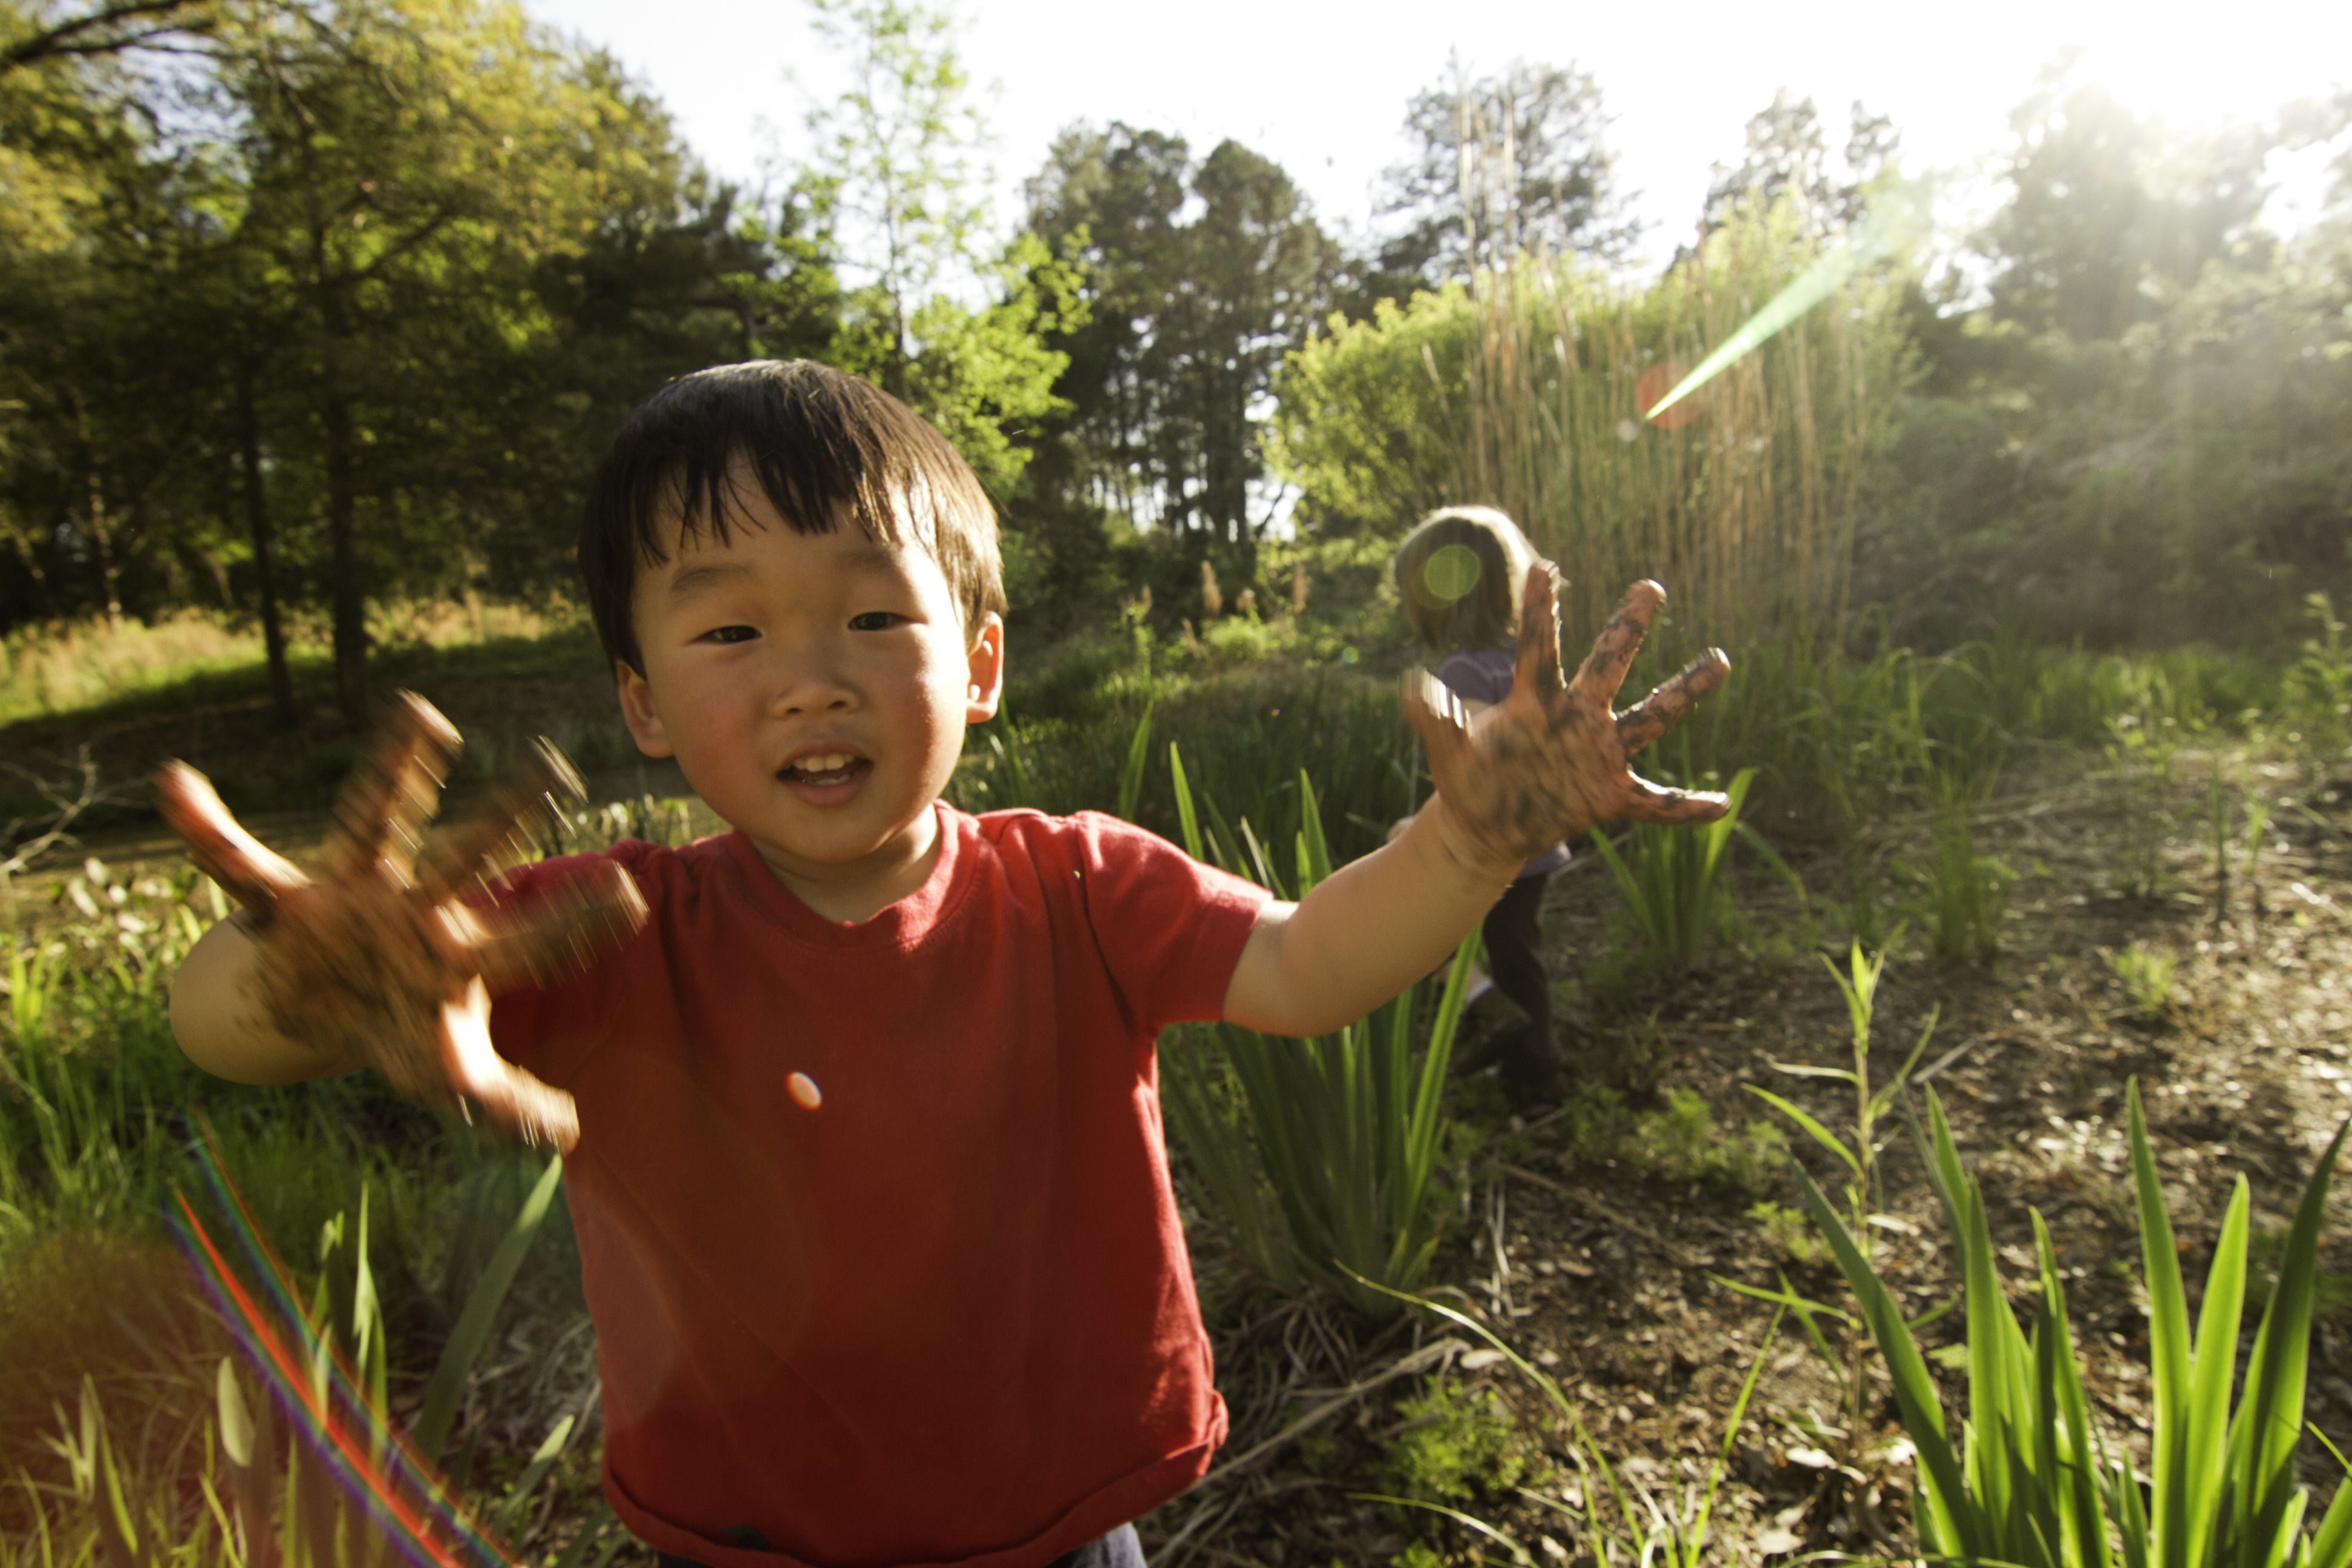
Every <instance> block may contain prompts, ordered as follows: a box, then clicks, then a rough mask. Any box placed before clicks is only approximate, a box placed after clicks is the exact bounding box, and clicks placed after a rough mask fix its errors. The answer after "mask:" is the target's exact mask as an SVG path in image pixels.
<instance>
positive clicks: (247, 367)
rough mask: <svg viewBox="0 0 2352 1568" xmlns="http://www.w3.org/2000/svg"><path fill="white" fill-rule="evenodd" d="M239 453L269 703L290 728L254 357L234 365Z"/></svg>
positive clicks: (290, 684)
mask: <svg viewBox="0 0 2352 1568" xmlns="http://www.w3.org/2000/svg"><path fill="white" fill-rule="evenodd" d="M236 440H237V457H238V459H239V463H240V465H241V466H242V467H243V468H244V470H245V521H246V526H247V528H248V529H249V530H250V531H252V534H253V574H254V578H255V581H256V583H257V585H258V586H259V589H260V593H261V641H262V646H263V647H264V648H265V649H266V650H267V651H268V658H269V700H270V706H271V708H272V709H273V710H275V711H276V713H277V715H278V723H279V725H280V726H282V727H284V728H286V729H289V730H290V729H292V728H293V727H294V724H295V712H294V672H293V671H292V670H291V669H289V668H287V664H286V626H285V623H284V622H283V621H282V620H281V619H280V618H279V616H278V563H277V554H276V550H275V547H274V545H273V543H272V541H271V539H270V535H269V506H268V497H267V496H265V495H264V494H263V493H262V489H261V421H260V420H259V419H258V418H257V416H255V414H254V409H253V362H252V361H250V360H239V361H238V362H237V366H236Z"/></svg>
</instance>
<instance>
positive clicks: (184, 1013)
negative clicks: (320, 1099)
mask: <svg viewBox="0 0 2352 1568" xmlns="http://www.w3.org/2000/svg"><path fill="white" fill-rule="evenodd" d="M245 920H246V917H245V914H244V912H243V911H241V910H240V911H239V912H238V913H236V914H235V915H232V916H230V917H229V918H228V919H227V920H225V921H220V922H219V923H218V924H216V925H215V926H214V927H213V929H212V930H210V931H206V932H205V934H204V935H203V936H202V937H201V938H199V939H198V940H197V942H196V945H195V946H194V947H193V948H191V949H189V951H188V956H187V957H186V958H185V959H184V960H182V961H181V963H180V969H179V973H176V974H174V975H173V976H172V1036H173V1038H174V1039H176V1040H178V1041H179V1042H180V1049H181V1050H182V1051H183V1052H184V1053H186V1056H187V1058H188V1059H189V1060H190V1061H192V1062H194V1063H195V1064H196V1065H197V1066H198V1067H200V1068H204V1069H205V1071H206V1072H208V1073H211V1074H212V1075H213V1076H215V1078H225V1079H229V1080H230V1081H231V1082H233V1083H300V1082H302V1081H303V1080H304V1079H314V1078H327V1077H330V1076H331V1075H333V1074H335V1073H345V1072H356V1071H358V1070H359V1069H360V1068H363V1067H365V1066H366V1065H367V1063H365V1062H364V1061H361V1060H358V1059H357V1058H351V1057H347V1056H344V1055H342V1054H341V1053H339V1052H335V1051H332V1050H330V1049H324V1048H321V1047H318V1046H310V1045H304V1044H302V1043H300V1042H299V1041H296V1040H289V1039H288V1038H287V1037H285V1036H283V1035H281V1034H279V1033H278V1031H277V1030H276V1029H275V1028H274V1027H272V1026H271V1025H270V1022H269V1015H268V1009H267V1008H266V1007H264V1005H262V1002H261V999H260V997H259V995H258V994H257V988H256V982H257V978H258V971H259V968H260V961H261V950H260V948H259V947H258V946H257V944H256V943H255V942H254V940H253V935H252V933H251V932H249V931H247V930H246V929H245Z"/></svg>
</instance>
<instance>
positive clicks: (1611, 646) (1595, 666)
mask: <svg viewBox="0 0 2352 1568" xmlns="http://www.w3.org/2000/svg"><path fill="white" fill-rule="evenodd" d="M1665 602H1666V591H1665V590H1664V588H1662V587H1660V586H1658V584H1655V583H1654V582H1651V581H1650V580H1649V579H1647V578H1643V580H1642V581H1641V582H1639V583H1636V584H1633V586H1632V587H1630V588H1628V589H1626V590H1625V596H1624V598H1622V599H1621V600H1619V601H1618V604H1617V613H1616V614H1615V615H1613V616H1610V617H1609V624H1608V625H1607V626H1603V627H1601V635H1600V636H1599V637H1595V638H1593V639H1592V651H1591V653H1589V654H1587V655H1586V656H1585V658H1584V663H1583V665H1582V667H1581V668H1579V669H1578V670H1577V672H1576V679H1574V680H1572V681H1570V682H1569V689H1570V691H1573V692H1574V693H1576V694H1577V695H1578V696H1579V697H1582V698H1586V699H1589V700H1592V701H1595V702H1599V703H1601V704H1602V705H1603V706H1606V705H1607V704H1608V703H1609V702H1610V701H1611V700H1612V699H1614V698H1615V697H1616V695H1617V689H1618V688H1619V687H1621V686H1622V685H1624V684H1625V672H1626V671H1627V670H1629V669H1631V668H1633V656H1634V655H1635V654H1637V653H1639V652H1641V651H1642V639H1643V637H1646V636H1647V635H1648V634H1649V630H1650V623H1651V622H1652V621H1654V620H1655V619H1657V616H1658V607H1659V606H1660V605H1664V603H1665Z"/></svg>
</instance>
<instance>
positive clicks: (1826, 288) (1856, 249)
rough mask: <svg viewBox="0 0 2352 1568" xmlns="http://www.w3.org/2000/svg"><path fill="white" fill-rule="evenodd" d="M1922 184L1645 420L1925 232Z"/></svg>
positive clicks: (1889, 200)
mask: <svg viewBox="0 0 2352 1568" xmlns="http://www.w3.org/2000/svg"><path fill="white" fill-rule="evenodd" d="M1931 212H1932V208H1931V205H1930V202H1929V199H1928V193H1927V189H1926V187H1925V186H1924V185H1901V186H1897V187H1895V189H1894V190H1893V191H1891V192H1889V193H1888V195H1887V196H1886V197H1885V199H1884V200H1882V201H1881V202H1880V203H1879V205H1877V206H1875V207H1874V208H1872V209H1871V212H1870V214H1869V216H1866V217H1864V219H1863V220H1862V221H1861V222H1860V223H1857V224H1855V225H1854V226H1853V230H1852V231H1851V232H1850V233H1849V234H1848V236H1847V237H1846V238H1845V239H1844V240H1843V242H1842V243H1841V244H1839V245H1838V246H1837V247H1836V248H1835V249H1833V250H1832V251H1831V252H1830V253H1829V254H1828V255H1827V256H1824V257H1822V258H1821V259H1820V260H1819V261H1816V262H1814V263H1813V264H1812V265H1811V267H1808V268H1805V270H1804V271H1803V272H1801V273H1800V274H1799V275H1798V278H1797V280H1796V281H1795V282H1793V283H1791V284H1790V285H1789V286H1788V287H1787V288H1786V289H1781V290H1780V292H1779V293H1778V294H1775V295H1773V296H1772V298H1771V299H1770V300H1769V301H1767V302H1766V304H1765V306H1764V308H1763V309H1762V310H1759V311H1757V312H1756V313H1755V314H1754V315H1752V316H1750V317H1748V320H1747V321H1746V322H1744V323H1743V324H1742V325H1741V326H1740V329H1739V330H1738V331H1736V332H1734V333H1732V334H1731V336H1729V337H1727V338H1726V339H1724V340H1723V342H1720V343H1718V344H1717V345H1716V350H1715V352H1714V353H1711V354H1709V355H1707V356H1706V358H1705V359H1703V360H1701V361H1700V362H1699V364H1698V368H1697V369H1696V370H1694V371H1692V372H1691V373H1690V374H1688V375H1686V376H1685V377H1683V379H1682V380H1681V381H1680V382H1679V383H1677V384H1675V389H1674V390H1673V391H1672V392H1669V393H1667V394H1666V395H1665V396H1664V397H1662V398H1660V399H1659V400H1658V401H1657V403H1656V405H1654V406H1653V407H1652V408H1650V409H1649V411H1648V412H1646V413H1645V414H1643V416H1642V417H1643V418H1644V419H1649V420H1655V419H1656V418H1657V417H1658V416H1659V415H1661V414H1663V413H1664V412H1665V411H1666V410H1667V409H1669V408H1672V407H1673V406H1674V405H1675V404H1677V403H1679V402H1681V401H1682V400H1683V399H1684V398H1685V397H1688V396H1689V395H1691V394H1692V393H1694V392H1696V391H1697V390H1698V389H1699V388H1700V387H1702V386H1705V385H1706V384H1707V383H1708V382H1710V381H1713V380H1714V379H1715V378H1716V377H1717V376H1718V375H1720V374H1723V373H1724V372H1725V371H1727V370H1728V369H1730V368H1731V366H1732V365H1734V364H1736V363H1738V362H1739V361H1740V360H1742V359H1745V358H1746V357H1747V356H1748V355H1749V354H1750V353H1754V352H1755V351H1756V350H1758V349H1759V348H1761V347H1762V346H1763V345H1764V343H1765V342H1766V340H1768V339H1769V338H1770V337H1771V336H1772V334H1774V333H1775V332H1778V331H1780V329H1781V328H1783V327H1785V326H1787V325H1788V324H1789V323H1790V322H1791V321H1795V320H1796V319H1797V318H1798V317H1800V316H1801V315H1803V314H1804V313H1805V312H1806V311H1808V310H1811V309H1812V308H1813V307H1814V306H1816V305H1818V304H1820V303H1821V302H1822V300H1826V299H1828V298H1829V297H1830V296H1831V295H1832V294H1833V293H1835V292H1837V290H1839V289H1843V288H1844V287H1845V285H1846V284H1847V283H1848V282H1849V281H1851V280H1852V279H1853V276H1854V274H1855V273H1857V272H1860V271H1861V270H1862V269H1863V268H1864V267H1867V266H1869V265H1870V264H1871V263H1872V262H1874V261H1876V260H1879V259H1880V258H1884V257H1886V256H1890V255H1893V254H1894V253H1895V252H1896V251H1898V250H1902V249H1905V248H1907V247H1909V246H1910V245H1911V243H1912V242H1913V241H1914V240H1916V239H1917V238H1918V237H1920V236H1921V235H1923V234H1925V233H1926V232H1927V224H1928V221H1929V218H1930V216H1931Z"/></svg>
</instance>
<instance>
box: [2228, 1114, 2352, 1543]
mask: <svg viewBox="0 0 2352 1568" xmlns="http://www.w3.org/2000/svg"><path fill="white" fill-rule="evenodd" d="M2347 1131H2352V1121H2347V1123H2346V1124H2345V1125H2344V1126H2342V1127H2339V1128H2337V1129H2336V1136H2335V1138H2334V1139H2333V1140H2332V1141H2331V1142H2329V1143H2328V1145H2327V1149H2326V1152H2325V1153H2323V1154H2322V1155H2321V1156H2320V1158H2319V1163H2318V1167H2317V1169H2315V1171H2313V1173H2312V1176H2311V1181H2310V1183H2309V1184H2308V1185H2306V1186H2305V1188H2304V1192H2303V1202H2302V1204H2301V1205H2300V1206H2299V1207H2297V1209H2296V1210H2295V1216H2294V1226H2293V1228H2292V1229H2291V1230H2290V1231H2289V1232H2288V1235H2287V1243H2286V1251H2285V1254H2284V1256H2283V1257H2282V1258H2281V1259H2280V1261H2279V1280H2278V1285H2277V1288H2276V1289H2273V1291H2272V1292H2271V1299H2270V1304H2269V1306H2268V1307H2267V1308H2265V1309H2264V1310H2263V1324H2262V1328H2261V1329H2260V1330H2259V1331H2257V1332H2256V1333H2255V1335H2254V1351H2253V1356H2252V1360H2251V1361H2249V1362H2248V1363H2247V1366H2246V1391H2245V1394H2244V1396H2243V1398H2242V1402H2241V1404H2240V1405H2239V1412H2238V1420H2239V1421H2241V1422H2243V1423H2245V1424H2246V1426H2247V1429H2248V1431H2249V1433H2250V1435H2251V1441H2250V1442H2249V1443H2248V1444H2247V1445H2246V1447H2245V1449H2244V1463H2245V1465H2246V1467H2247V1468H2245V1470H2243V1471H2242V1473H2240V1474H2238V1475H2234V1476H2232V1478H2231V1479H2232V1481H2233V1482H2234V1483H2235V1489H2236V1490H2237V1492H2238V1506H2239V1507H2240V1508H2247V1509H2251V1510H2252V1517H2251V1518H2250V1519H2249V1520H2248V1521H2247V1522H2246V1530H2245V1533H2244V1535H2243V1536H2242V1539H2243V1540H2244V1541H2245V1542H2246V1546H2245V1548H2244V1549H2242V1550H2243V1554H2244V1555H2245V1556H2251V1555H2252V1552H2254V1551H2256V1550H2265V1551H2266V1550H2269V1549H2271V1548H2272V1547H2273V1546H2274V1544H2275V1543H2277V1542H2280V1541H2281V1540H2282V1539H2284V1535H2285V1533H2286V1532H2287V1531H2289V1530H2290V1529H2291V1527H2292V1525H2291V1521H2290V1512H2291V1510H2294V1511H2297V1512H2299V1510H2297V1509H2296V1500H2297V1498H2298V1497H2300V1496H2301V1495H2302V1494H2301V1493H2300V1492H2299V1491H2298V1490H2297V1489H2296V1487H2295V1480H2294V1451H2295V1447H2296V1445H2297V1444H2298V1442H2299V1441H2300V1440H2301V1438H2302V1436H2303V1407H2304V1393H2305V1385H2306V1383H2307V1381H2308V1378H2309V1375H2310V1356H2311V1319H2312V1311H2313V1309H2314V1307H2315V1304H2316V1302H2317V1300H2318V1290H2319V1232H2320V1228H2321V1227H2322V1226H2324V1225H2325V1224H2326V1220H2327V1190H2328V1187H2329V1184H2331V1182H2332V1181H2333V1179H2334V1177H2335V1174H2336V1156H2337V1155H2338V1154H2340V1153H2341V1152H2343V1148H2344V1138H2345V1134H2346V1133H2347ZM2232 1436H2234V1434H2233V1435H2232ZM2231 1446H2232V1447H2236V1444H2235V1443H2234V1442H2233V1444H2232V1445H2231Z"/></svg>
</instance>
